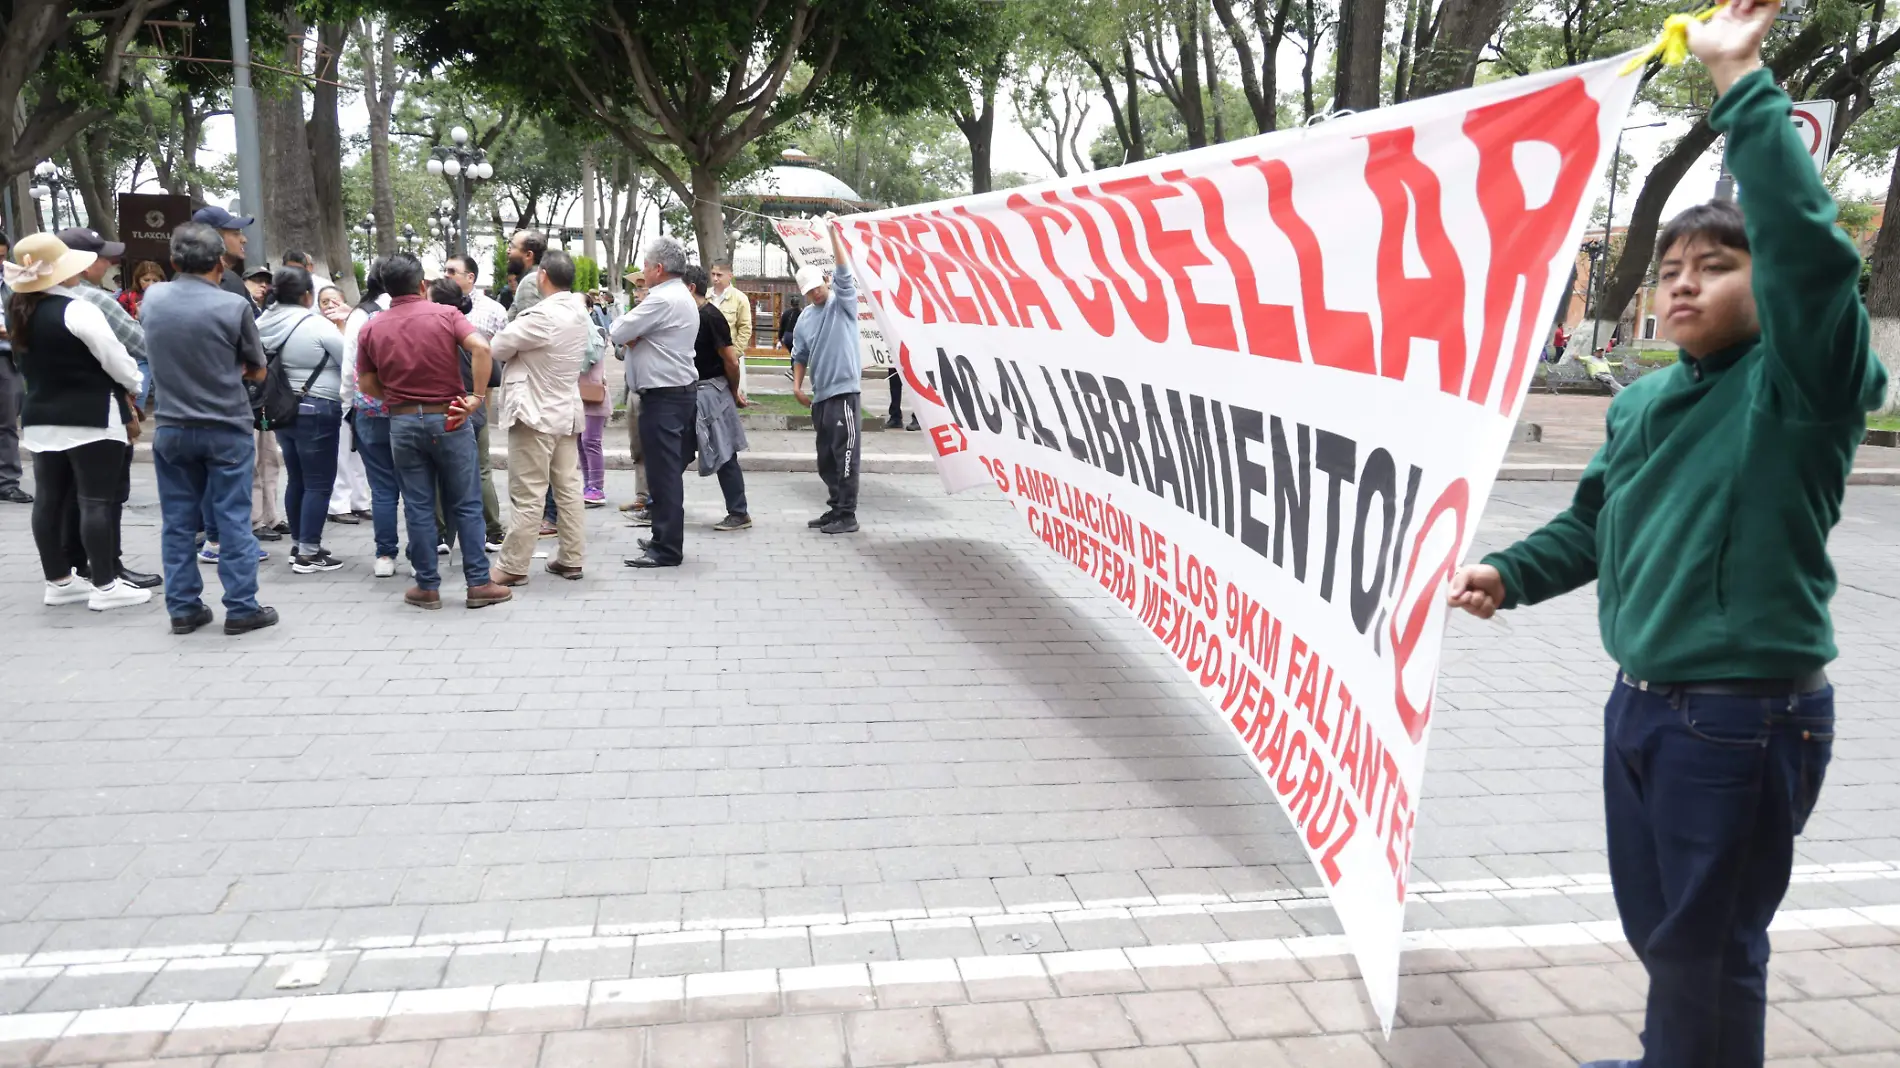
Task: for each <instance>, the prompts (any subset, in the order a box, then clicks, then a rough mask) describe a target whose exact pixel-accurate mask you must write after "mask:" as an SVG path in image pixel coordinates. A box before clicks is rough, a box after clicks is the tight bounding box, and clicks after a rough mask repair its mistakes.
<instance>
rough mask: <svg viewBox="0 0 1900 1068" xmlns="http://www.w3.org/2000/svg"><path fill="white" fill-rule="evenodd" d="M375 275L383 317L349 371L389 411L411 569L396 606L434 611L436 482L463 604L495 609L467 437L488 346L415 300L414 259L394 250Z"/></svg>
mask: <svg viewBox="0 0 1900 1068" xmlns="http://www.w3.org/2000/svg"><path fill="white" fill-rule="evenodd" d="M381 271H382V273H381V277H382V280H383V285H384V287H385V288H387V289H388V290H389V293H390V302H389V310H388V311H386V312H383V313H382V314H380V315H377V316H374V317H372V318H371V319H370V321H369V322H367V323H365V324H363V330H362V333H361V334H359V335H358V336H357V341H356V367H357V379H358V383H359V387H358V388H360V389H361V390H362V391H363V393H364V394H366V395H368V396H371V397H376V398H378V399H380V400H382V401H383V402H384V403H386V404H388V405H389V451H390V453H391V454H392V456H393V457H394V459H395V462H396V481H397V482H398V483H399V484H400V485H401V486H402V505H403V512H404V517H405V522H406V523H407V525H408V527H409V564H410V566H411V567H413V568H414V569H415V572H416V584H415V586H414V587H413V588H411V589H410V590H409V592H408V593H406V594H404V595H403V600H405V601H407V602H408V603H410V604H412V605H415V606H416V607H418V608H429V609H436V608H441V607H442V594H441V591H440V588H441V585H442V576H441V575H440V574H439V573H438V572H437V571H436V553H435V547H436V545H437V540H436V539H437V533H436V528H435V494H436V487H437V486H438V485H440V486H441V488H442V493H443V494H444V496H445V497H446V498H447V499H446V500H444V501H443V502H442V504H443V508H442V513H443V515H445V516H446V517H448V522H450V523H453V524H455V530H456V533H457V535H458V537H457V539H456V540H457V541H458V542H460V543H461V550H462V574H463V577H464V578H465V579H466V580H467V582H468V606H469V607H470V608H481V607H484V606H486V605H491V604H500V603H501V602H503V601H506V600H508V599H509V598H510V597H511V596H512V594H511V593H510V592H509V591H508V588H507V587H506V586H497V585H496V584H495V583H494V582H493V581H492V579H491V577H490V575H489V573H488V554H487V553H485V552H483V551H482V545H483V540H482V539H483V537H484V534H485V530H484V527H483V520H482V492H481V483H480V481H479V477H480V476H479V473H478V472H479V470H480V468H479V465H478V463H477V457H476V454H475V431H474V428H472V427H470V426H469V424H468V422H467V420H466V416H467V414H468V413H469V412H472V411H474V410H475V409H476V408H479V407H480V406H481V405H482V404H483V403H484V401H485V400H486V397H487V392H488V366H489V355H488V342H487V341H486V340H484V339H483V338H482V335H481V332H480V331H478V330H476V329H475V327H474V326H473V325H472V324H471V323H470V322H469V321H468V320H467V319H466V318H464V317H463V315H462V313H461V312H459V311H457V310H456V309H454V308H452V307H449V306H448V305H446V304H435V303H432V302H430V301H429V299H428V298H427V297H425V296H423V283H422V261H420V260H418V259H416V258H415V256H413V255H411V254H409V253H407V252H399V253H397V254H395V255H393V256H391V257H389V258H388V259H386V260H384V261H383V265H382V269H381ZM461 348H466V349H467V350H468V351H469V354H470V362H471V365H472V369H473V371H474V381H475V383H476V385H475V392H474V393H473V394H466V395H465V394H464V392H463V388H462V357H461V353H460V352H459V351H458V349H461Z"/></svg>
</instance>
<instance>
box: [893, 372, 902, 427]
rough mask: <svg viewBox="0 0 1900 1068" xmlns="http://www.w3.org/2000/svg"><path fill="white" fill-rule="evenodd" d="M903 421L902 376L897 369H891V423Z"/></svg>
mask: <svg viewBox="0 0 1900 1068" xmlns="http://www.w3.org/2000/svg"><path fill="white" fill-rule="evenodd" d="M903 421H904V376H903V373H902V372H900V371H898V369H897V368H895V367H893V368H891V422H893V423H901V422H903Z"/></svg>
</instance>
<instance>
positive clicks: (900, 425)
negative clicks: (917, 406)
mask: <svg viewBox="0 0 1900 1068" xmlns="http://www.w3.org/2000/svg"><path fill="white" fill-rule="evenodd" d="M884 429H886V430H902V429H904V420H903V419H902V418H901V417H899V416H895V415H893V416H891V417H890V418H889V419H886V420H884Z"/></svg>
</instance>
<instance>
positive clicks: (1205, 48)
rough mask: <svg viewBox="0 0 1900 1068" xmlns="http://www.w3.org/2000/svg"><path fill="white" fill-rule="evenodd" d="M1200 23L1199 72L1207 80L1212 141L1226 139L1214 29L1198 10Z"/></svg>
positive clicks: (1203, 12)
mask: <svg viewBox="0 0 1900 1068" xmlns="http://www.w3.org/2000/svg"><path fill="white" fill-rule="evenodd" d="M1198 14H1199V21H1200V24H1201V72H1202V74H1204V75H1205V76H1206V81H1207V105H1208V107H1210V108H1212V109H1213V112H1214V115H1213V122H1212V124H1211V125H1212V126H1213V127H1214V143H1215V144H1217V145H1218V144H1220V143H1221V142H1223V141H1225V140H1227V127H1226V123H1225V120H1223V119H1222V118H1221V113H1220V63H1219V62H1217V61H1216V58H1215V55H1214V30H1213V27H1212V26H1210V25H1209V24H1208V19H1207V12H1206V11H1200V12H1199V13H1198Z"/></svg>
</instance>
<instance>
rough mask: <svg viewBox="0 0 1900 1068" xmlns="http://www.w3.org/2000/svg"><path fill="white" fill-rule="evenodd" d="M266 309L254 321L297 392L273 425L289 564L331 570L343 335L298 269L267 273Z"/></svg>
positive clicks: (300, 570) (269, 355)
mask: <svg viewBox="0 0 1900 1068" xmlns="http://www.w3.org/2000/svg"><path fill="white" fill-rule="evenodd" d="M271 296H272V298H273V299H272V301H271V305H270V307H269V308H268V309H267V310H266V311H265V312H264V314H263V315H261V316H259V317H258V320H257V335H258V339H259V340H260V341H262V342H263V345H264V355H265V358H266V359H267V361H268V362H270V363H272V364H275V365H276V368H275V370H279V371H281V373H282V375H283V377H284V380H285V381H286V382H287V383H288V384H289V386H290V388H291V389H292V390H293V391H294V392H295V394H296V397H297V417H296V419H295V420H293V421H291V422H290V423H288V424H286V425H285V426H283V427H281V428H279V429H278V431H277V443H278V444H279V445H280V446H282V448H283V451H284V470H285V475H286V478H285V486H284V516H285V518H286V519H287V520H289V522H290V537H291V550H290V569H291V570H292V571H294V572H296V573H297V574H299V575H308V574H312V573H314V572H317V571H335V570H336V569H337V568H340V567H342V566H343V562H342V561H341V560H338V559H337V558H336V557H334V556H331V555H330V553H329V551H328V550H326V549H324V547H323V523H324V520H325V519H327V518H328V517H329V514H330V489H331V487H332V486H334V485H335V483H336V450H337V441H338V439H339V436H340V435H341V433H342V425H343V336H342V335H341V334H339V333H338V332H337V330H336V328H335V327H334V326H332V325H330V323H328V322H326V321H325V320H324V318H323V316H321V315H319V314H317V311H316V303H317V294H316V287H315V286H314V285H313V284H312V282H311V279H310V272H309V271H306V270H304V269H303V268H302V267H280V268H278V270H277V273H276V274H275V275H273V276H272V278H271Z"/></svg>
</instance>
